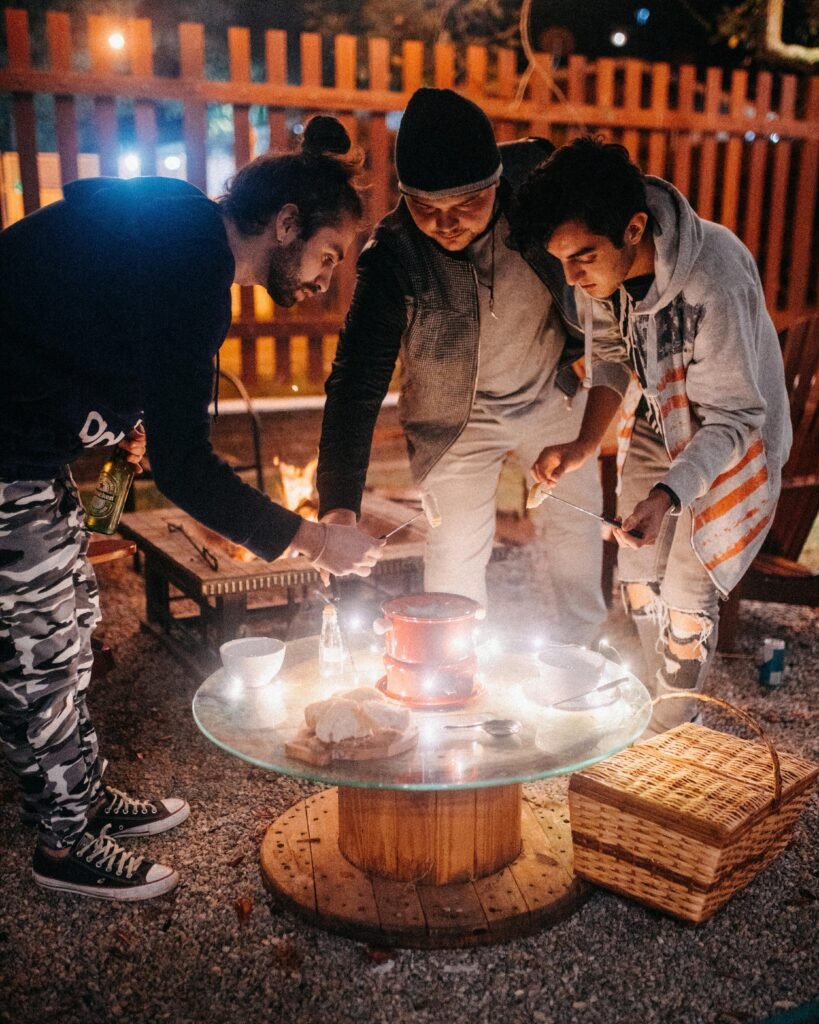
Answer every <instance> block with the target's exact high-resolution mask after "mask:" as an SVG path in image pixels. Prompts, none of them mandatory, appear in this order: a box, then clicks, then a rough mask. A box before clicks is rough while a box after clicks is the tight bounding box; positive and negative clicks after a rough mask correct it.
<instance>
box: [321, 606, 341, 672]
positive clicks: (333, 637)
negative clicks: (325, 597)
mask: <svg viewBox="0 0 819 1024" xmlns="http://www.w3.org/2000/svg"><path fill="white" fill-rule="evenodd" d="M343 668H344V642H343V640H342V639H341V627H340V626H339V624H338V612H337V610H336V607H335V605H332V604H327V605H325V606H324V608H323V609H322V613H321V636H320V637H319V671H320V672H321V674H322V675H323V676H335V675H340V674H341V672H342V671H343Z"/></svg>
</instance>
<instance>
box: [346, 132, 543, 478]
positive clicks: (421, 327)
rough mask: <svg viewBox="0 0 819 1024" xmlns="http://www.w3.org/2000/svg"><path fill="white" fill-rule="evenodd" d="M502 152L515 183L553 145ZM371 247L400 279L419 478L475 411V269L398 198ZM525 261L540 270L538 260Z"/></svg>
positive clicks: (412, 446)
mask: <svg viewBox="0 0 819 1024" xmlns="http://www.w3.org/2000/svg"><path fill="white" fill-rule="evenodd" d="M501 152H502V154H503V165H504V179H505V180H506V181H507V182H508V183H509V185H511V187H512V189H514V188H516V187H517V186H518V185H519V184H520V183H521V182H522V181H523V179H524V178H525V176H526V174H527V173H528V172H529V171H530V170H531V169H533V168H534V167H535V166H537V164H538V163H540V162H541V161H542V160H544V159H545V158H546V157H547V156H548V155H549V153H550V152H551V146H548V148H546V147H545V146H544V143H543V141H542V140H539V139H538V140H535V139H532V140H527V141H525V142H517V143H510V144H509V145H505V146H502V147H501ZM507 189H508V186H507ZM370 248H375V249H380V250H381V252H383V253H384V254H385V255H386V254H387V253H388V254H389V256H388V258H389V260H390V263H391V264H392V265H393V266H394V267H395V269H396V273H397V274H398V276H399V279H400V280H401V283H402V286H403V291H404V297H405V302H406V308H407V326H406V329H405V331H404V334H403V336H402V338H401V352H400V359H401V397H400V400H399V416H400V419H401V424H402V426H403V428H404V431H405V433H406V437H407V447H408V449H409V457H410V467H411V469H412V474H413V477H414V478H415V480H416V481H421V480H423V479H424V477H425V476H426V475H427V474H428V473H429V471H430V470H431V469H432V467H433V466H434V465H435V463H436V462H437V461H438V460H439V459H440V458H441V456H442V455H443V454H444V452H445V451H446V450H447V449H448V448H449V447H450V446H451V445H452V444H453V442H454V441H455V440H456V439H457V437H458V436H459V434H460V433H461V431H462V430H463V429H464V427H465V426H466V424H467V422H468V420H469V416H470V413H471V411H472V402H473V399H474V397H475V385H476V380H477V374H478V347H479V345H478V342H479V337H480V312H479V304H478V284H477V281H476V279H475V270H474V268H473V266H472V264H471V263H470V261H469V260H468V259H467V258H466V256H465V255H459V254H455V255H451V254H449V253H447V252H446V251H445V250H443V249H441V248H440V247H439V246H437V245H436V244H435V243H434V242H433V241H432V240H431V239H429V238H427V236H426V235H424V234H423V232H421V231H419V230H418V228H416V227H415V224H414V223H413V221H412V218H411V217H410V215H409V212H408V211H407V209H406V206H405V204H404V203H403V201H402V202H401V203H399V205H398V206H397V207H396V209H395V210H393V211H392V213H390V214H388V215H387V216H386V217H385V218H384V219H383V220H382V221H381V222H380V223H379V224H378V226H377V227H376V229H375V231H374V232H373V235H372V237H371V239H370V241H369V242H368V244H367V246H366V247H365V249H370ZM365 258H366V257H365ZM529 262H530V264H531V265H532V267H533V269H534V270H535V271H536V272H537V273H538V274H540V275H541V277H542V276H543V274H542V268H540V267H539V266H537V263H536V261H534V260H529Z"/></svg>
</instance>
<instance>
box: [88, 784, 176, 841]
mask: <svg viewBox="0 0 819 1024" xmlns="http://www.w3.org/2000/svg"><path fill="white" fill-rule="evenodd" d="M104 800H105V803H104V804H103V805H102V807H101V808H100V809H99V810H98V811H97V812H96V814H95V815H94V816H93V818H90V819H89V821H88V824H87V825H86V828H87V829H88V831H89V832H99V831H100V830H101V829H103V828H107V827H108V826H110V827H111V834H112V835H115V836H116V837H117V839H120V838H122V837H124V836H149V835H155V834H156V833H157V832H167V831H168V829H169V828H174V827H175V826H176V825H179V824H181V822H183V821H184V820H185V818H187V816H188V815H189V814H190V813H191V809H190V805H189V804H188V802H187V800H181V799H180V798H179V797H176V796H170V797H166V798H165V799H164V800H156V801H152V800H139V799H137V798H136V797H133V796H128V794H127V793H123V792H122V790H121V789H114V788H113V787H111V786H106V787H105V790H104Z"/></svg>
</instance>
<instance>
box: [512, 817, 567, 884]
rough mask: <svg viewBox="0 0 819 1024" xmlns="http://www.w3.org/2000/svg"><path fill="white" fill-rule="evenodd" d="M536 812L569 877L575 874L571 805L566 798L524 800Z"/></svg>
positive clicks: (552, 847) (554, 851)
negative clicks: (570, 816) (570, 817)
mask: <svg viewBox="0 0 819 1024" xmlns="http://www.w3.org/2000/svg"><path fill="white" fill-rule="evenodd" d="M527 806H528V808H529V810H530V811H531V812H532V814H534V816H535V818H536V819H537V821H538V823H539V824H540V827H541V829H542V830H543V833H544V835H545V836H546V839H547V841H548V843H549V847H550V849H551V853H552V855H553V856H554V857H555V858H556V859H557V860H558V861H559V862H560V864H561V866H562V868H563V870H564V872H565V873H566V875H567V876H568V877H570V878H571V877H573V875H574V851H573V848H572V826H571V821H570V819H569V806H568V804H567V803H566V802H565V801H564V800H551V799H549V798H542V799H541V798H538V799H537V800H524V808H525V807H527Z"/></svg>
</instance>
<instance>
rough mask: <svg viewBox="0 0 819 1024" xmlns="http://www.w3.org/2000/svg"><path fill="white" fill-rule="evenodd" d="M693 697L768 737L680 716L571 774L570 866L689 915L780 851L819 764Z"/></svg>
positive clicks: (697, 914) (706, 913) (702, 913)
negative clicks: (752, 738) (753, 738)
mask: <svg viewBox="0 0 819 1024" xmlns="http://www.w3.org/2000/svg"><path fill="white" fill-rule="evenodd" d="M675 696H676V695H670V696H669V697H668V698H664V697H661V698H658V699H659V700H664V699H675ZM686 699H691V697H690V696H689V695H686ZM697 699H698V700H703V701H707V702H708V703H712V704H719V705H721V706H722V707H725V708H727V709H728V710H730V711H732V712H733V713H734V714H736V715H738V716H739V717H740V718H742V719H743V720H744V721H745V722H746V724H748V725H749V726H750V727H751V728H752V729H753V730H754V731H755V732H756V733H757V734H758V735H759V736H760V738H761V739H762V741H763V743H764V746H763V745H761V744H758V743H753V742H749V741H747V740H741V739H738V738H736V737H735V736H730V735H727V734H726V733H722V732H714V731H713V730H712V729H706V728H704V727H703V726H701V725H694V724H693V723H687V724H686V725H680V726H677V728H676V729H671V730H670V731H669V732H666V733H663V734H661V735H659V736H656V737H654V738H653V739H650V740H647V741H646V742H644V743H639V744H637V745H636V746H633V747H629V748H628V749H627V750H624V751H621V753H619V754H615V755H614V756H613V757H610V758H608V760H606V761H601V762H599V763H598V764H596V765H593V766H591V767H590V768H586V769H585V770H584V771H582V772H578V773H577V774H575V775H573V776H572V778H571V781H570V783H569V810H570V814H571V824H572V839H573V842H574V865H575V872H576V873H577V874H578V875H580V876H581V877H582V878H586V879H588V880H589V881H591V882H594V883H595V884H596V885H601V886H604V887H605V888H607V889H612V890H614V892H618V893H621V894H622V895H624V896H630V897H632V898H633V899H636V900H639V901H640V902H641V903H645V904H647V905H648V906H651V907H656V908H657V909H659V910H664V911H666V912H667V913H669V914H673V915H674V916H676V917H680V918H683V919H685V920H687V921H694V922H700V921H705V920H707V918H709V917H710V916H711V915H712V914H713V913H714V912H715V911H716V910H718V909H719V908H720V907H721V906H722V905H723V903H726V902H727V901H728V900H729V899H730V898H731V897H732V896H733V895H734V893H736V892H738V891H739V890H740V889H742V888H743V887H744V886H746V885H747V884H748V883H749V882H750V881H751V880H752V879H753V878H754V877H755V876H756V875H757V874H758V873H759V872H760V871H761V870H762V869H763V868H764V867H766V866H767V865H768V864H769V863H770V862H771V861H772V860H773V859H774V858H775V857H776V856H777V855H778V854H779V853H781V851H782V850H784V848H785V847H786V846H787V844H788V842H789V841H790V838H791V835H792V832H793V826H794V824H795V822H796V819H797V818H798V817H799V814H800V813H801V811H802V809H803V808H804V806H805V804H806V803H807V800H808V798H809V796H810V793H811V789H812V785H813V783H814V781H815V779H816V777H817V775H819V765H815V764H812V763H811V762H809V761H804V760H802V759H801V758H798V757H792V756H791V755H790V754H784V753H780V754H777V752H776V750H775V749H774V747H773V744H772V743H771V741H770V740H769V739H768V737H767V736H766V735H765V733H764V732H763V730H762V729H761V728H760V726H759V725H758V724H757V723H756V722H755V721H754V720H753V719H752V718H751V717H750V716H749V715H747V714H746V713H745V712H743V711H740V710H739V709H738V708H734V707H733V706H732V705H730V704H727V703H726V702H725V701H721V700H718V699H717V698H715V697H706V696H701V695H697ZM655 703H656V701H655Z"/></svg>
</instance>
